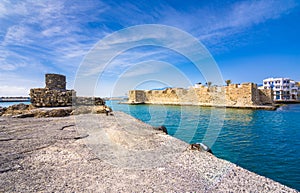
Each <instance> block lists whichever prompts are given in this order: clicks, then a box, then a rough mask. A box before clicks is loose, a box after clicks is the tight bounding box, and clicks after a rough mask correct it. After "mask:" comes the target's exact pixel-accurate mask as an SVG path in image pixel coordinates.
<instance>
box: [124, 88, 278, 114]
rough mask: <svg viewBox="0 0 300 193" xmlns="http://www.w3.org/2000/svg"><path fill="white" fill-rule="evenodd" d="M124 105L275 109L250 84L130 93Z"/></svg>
mask: <svg viewBox="0 0 300 193" xmlns="http://www.w3.org/2000/svg"><path fill="white" fill-rule="evenodd" d="M128 103H129V104H143V103H144V104H170V105H200V106H222V107H236V108H257V109H259V108H262V109H275V107H274V106H273V95H272V92H271V90H268V89H258V86H257V85H256V84H254V83H243V84H230V85H228V86H212V87H206V86H203V85H198V86H194V87H190V88H188V89H183V88H167V89H165V90H131V91H129V100H128Z"/></svg>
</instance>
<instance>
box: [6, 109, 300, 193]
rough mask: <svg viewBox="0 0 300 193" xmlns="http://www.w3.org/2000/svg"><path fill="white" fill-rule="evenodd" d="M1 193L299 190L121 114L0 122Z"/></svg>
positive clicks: (10, 119) (9, 118) (7, 118)
mask: <svg viewBox="0 0 300 193" xmlns="http://www.w3.org/2000/svg"><path fill="white" fill-rule="evenodd" d="M0 131H1V132H0V163H1V164H0V192H142V191H143V192H297V191H296V190H294V189H291V188H289V187H287V186H284V185H282V184H280V183H277V182H275V181H273V180H271V179H269V178H266V177H263V176H260V175H257V174H255V173H253V172H250V171H248V170H245V169H243V168H241V167H239V166H237V165H235V164H233V163H230V162H228V161H225V160H222V159H219V158H217V157H215V156H213V155H211V154H209V153H207V152H204V151H203V152H202V151H197V150H191V149H190V148H189V147H190V146H189V144H187V143H185V142H183V141H180V140H179V139H176V138H174V137H172V136H169V135H166V134H165V133H164V132H162V131H158V130H154V129H153V128H152V127H151V126H149V125H147V124H145V123H143V122H141V121H139V120H137V119H135V118H133V117H131V116H130V115H127V114H125V113H122V112H114V116H106V115H105V114H85V115H73V116H67V117H49V118H25V119H14V118H11V117H0Z"/></svg>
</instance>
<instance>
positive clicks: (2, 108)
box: [0, 107, 7, 116]
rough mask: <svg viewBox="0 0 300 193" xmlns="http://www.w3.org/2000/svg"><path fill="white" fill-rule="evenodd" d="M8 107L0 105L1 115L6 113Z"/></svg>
mask: <svg viewBox="0 0 300 193" xmlns="http://www.w3.org/2000/svg"><path fill="white" fill-rule="evenodd" d="M6 109H7V108H5V107H0V116H2V115H3V114H4V113H5V111H6Z"/></svg>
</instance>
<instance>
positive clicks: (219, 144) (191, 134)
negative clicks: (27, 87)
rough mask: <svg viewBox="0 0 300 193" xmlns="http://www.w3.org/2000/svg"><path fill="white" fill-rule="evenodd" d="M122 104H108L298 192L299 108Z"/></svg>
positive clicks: (299, 153)
mask: <svg viewBox="0 0 300 193" xmlns="http://www.w3.org/2000/svg"><path fill="white" fill-rule="evenodd" d="M119 102H120V101H106V104H107V105H108V106H110V107H111V108H112V109H113V110H114V111H122V112H125V113H127V114H130V115H132V116H133V117H135V118H137V119H139V120H141V121H143V122H145V123H148V124H150V125H152V126H154V127H156V126H161V125H164V126H165V127H166V128H167V130H168V133H169V135H171V136H174V137H176V138H178V139H181V140H183V141H185V142H187V143H205V144H207V145H208V146H209V147H210V148H211V150H212V152H213V154H214V155H215V156H217V157H218V158H221V159H225V160H228V161H230V162H232V163H235V164H237V165H239V166H241V167H243V168H245V169H248V170H250V171H252V172H255V173H257V174H259V175H262V176H266V177H268V178H271V179H273V180H274V181H277V182H280V183H282V184H284V185H286V186H289V187H291V188H294V189H296V190H298V191H300V104H289V105H284V106H281V107H280V108H278V109H277V110H276V111H267V110H251V109H232V108H214V107H199V106H174V105H127V104H120V103H119ZM12 104H16V103H0V106H2V107H5V106H9V105H12ZM27 104H28V103H27Z"/></svg>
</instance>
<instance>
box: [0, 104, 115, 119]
mask: <svg viewBox="0 0 300 193" xmlns="http://www.w3.org/2000/svg"><path fill="white" fill-rule="evenodd" d="M107 109H109V111H110V112H112V109H111V108H110V107H107V106H106V105H78V106H72V107H48V108H38V107H35V106H33V105H27V104H23V103H20V104H16V105H12V106H9V107H0V117H1V116H2V117H12V118H27V117H37V118H38V117H65V116H70V115H79V114H89V113H92V114H100V113H106V111H107Z"/></svg>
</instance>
